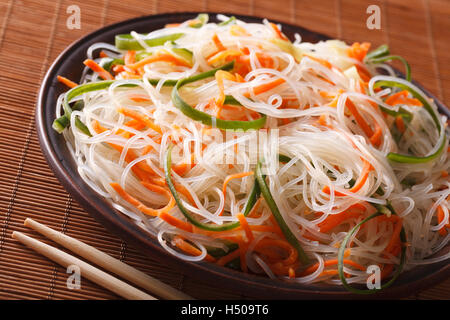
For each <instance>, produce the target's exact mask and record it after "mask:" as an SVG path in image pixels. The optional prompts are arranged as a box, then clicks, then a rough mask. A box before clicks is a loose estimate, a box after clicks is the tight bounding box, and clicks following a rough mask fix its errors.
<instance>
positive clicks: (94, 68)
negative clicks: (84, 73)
mask: <svg viewBox="0 0 450 320" xmlns="http://www.w3.org/2000/svg"><path fill="white" fill-rule="evenodd" d="M83 64H84V65H86V66H87V67H89V68H91V69H92V71H94V72H95V73H97V74H98V75H99V76H100V78H102V79H104V80H113V79H114V77H113V76H112V75H111V73H109V72H108V71H106V70H105V69H103V68H102V67H101V66H100V65H99V64H98V63H97V62H95V61H94V60H91V59H86V60H84V62H83Z"/></svg>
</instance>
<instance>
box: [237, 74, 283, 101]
mask: <svg viewBox="0 0 450 320" xmlns="http://www.w3.org/2000/svg"><path fill="white" fill-rule="evenodd" d="M285 82H286V80H284V79H283V78H278V79H275V80H273V81H271V82H267V83H263V84H261V85H259V86H256V87H254V88H253V92H254V94H255V95H258V94H261V93H264V92H267V91H269V90H272V89H273V88H276V87H278V86H279V85H281V84H283V83H285ZM244 96H246V97H250V93H248V92H246V93H245V94H244Z"/></svg>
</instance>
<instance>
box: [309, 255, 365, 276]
mask: <svg viewBox="0 0 450 320" xmlns="http://www.w3.org/2000/svg"><path fill="white" fill-rule="evenodd" d="M336 264H338V259H331V260H326V261H324V267H329V266H333V265H336ZM344 264H347V265H349V266H352V267H355V268H356V269H359V270H361V271H365V270H366V268H365V267H363V266H362V265H360V264H359V263H356V262H355V261H353V260H350V259H344ZM317 268H319V263H318V262H317V263H316V264H314V265H312V266H311V267H309V268H307V269H306V270H305V271H303V272H302V274H301V276H302V277H304V276H307V275H310V274H311V273H313V272H314V271H316V270H317Z"/></svg>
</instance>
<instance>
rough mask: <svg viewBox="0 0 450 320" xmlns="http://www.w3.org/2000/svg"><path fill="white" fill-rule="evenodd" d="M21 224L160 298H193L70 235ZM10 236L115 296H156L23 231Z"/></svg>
mask: <svg viewBox="0 0 450 320" xmlns="http://www.w3.org/2000/svg"><path fill="white" fill-rule="evenodd" d="M24 225H25V226H27V227H30V228H31V229H34V230H35V231H37V232H38V233H40V234H42V235H44V236H45V237H47V238H49V239H51V240H53V241H54V242H56V243H58V244H60V245H61V246H63V247H65V248H67V249H69V250H71V251H72V252H74V253H75V254H77V255H79V256H81V257H83V258H85V259H86V260H88V261H90V262H92V263H94V264H96V265H98V266H100V267H102V268H103V269H105V270H108V271H110V272H112V273H114V274H116V275H118V276H120V277H122V278H123V279H126V280H128V281H129V282H131V283H133V284H135V285H137V286H139V287H141V288H143V289H145V290H147V291H149V292H151V293H152V294H155V295H157V296H158V297H160V298H163V299H176V300H186V299H193V298H192V297H190V296H188V295H186V294H184V293H183V292H180V291H178V290H176V289H174V288H172V287H170V286H168V285H167V284H165V283H163V282H161V281H159V280H157V279H155V278H153V277H150V276H149V275H147V274H145V273H143V272H141V271H139V270H137V269H135V268H133V267H132V266H130V265H128V264H126V263H123V262H122V261H120V260H118V259H116V258H113V257H111V256H110V255H108V254H106V253H104V252H103V251H100V250H98V249H96V248H94V247H92V246H90V245H88V244H86V243H84V242H81V241H79V240H77V239H74V238H72V237H69V236H67V235H65V234H63V233H61V232H58V231H55V230H53V229H51V228H49V227H47V226H45V225H43V224H41V223H38V222H36V221H34V220H32V219H30V218H27V219H25V221H24ZM12 237H13V238H14V239H16V240H18V241H20V242H21V243H23V244H24V245H26V246H27V247H29V248H31V249H33V250H35V251H37V252H38V253H40V254H42V255H44V256H46V257H47V258H49V259H50V260H53V261H54V262H56V263H58V264H60V265H62V266H63V267H65V268H67V267H68V266H70V265H76V266H78V267H79V268H80V271H81V276H82V277H85V278H87V279H89V280H91V281H92V282H95V283H97V284H98V285H100V286H102V287H104V288H106V289H108V290H110V291H112V292H114V293H116V294H117V295H119V296H121V297H123V298H125V299H130V300H156V299H157V298H155V297H154V296H151V295H149V294H147V293H145V292H144V291H141V290H139V289H137V288H135V287H133V286H131V285H129V284H128V283H126V282H124V281H122V280H120V279H118V278H115V277H114V276H112V275H110V274H108V273H106V272H104V271H102V270H100V269H98V268H96V267H94V266H92V265H90V264H88V263H86V262H84V261H83V260H80V259H78V258H76V257H74V256H72V255H70V254H68V253H66V252H64V251H61V250H59V249H57V248H54V247H52V246H50V245H48V244H45V243H43V242H41V241H39V240H36V239H34V238H31V237H29V236H27V235H25V234H23V233H22V232H19V231H14V232H13V233H12Z"/></svg>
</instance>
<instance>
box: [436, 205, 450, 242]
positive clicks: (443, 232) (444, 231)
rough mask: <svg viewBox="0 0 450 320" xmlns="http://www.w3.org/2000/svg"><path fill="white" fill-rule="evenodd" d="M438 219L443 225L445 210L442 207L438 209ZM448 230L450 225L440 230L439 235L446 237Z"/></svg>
mask: <svg viewBox="0 0 450 320" xmlns="http://www.w3.org/2000/svg"><path fill="white" fill-rule="evenodd" d="M437 218H438V223H441V222H442V221H443V220H444V210H443V209H442V207H441V206H438V207H437ZM446 228H450V223H447V224H446V225H445V226H443V227H442V228H441V229H439V234H440V235H441V236H443V237H445V236H446V235H447V229H446Z"/></svg>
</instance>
